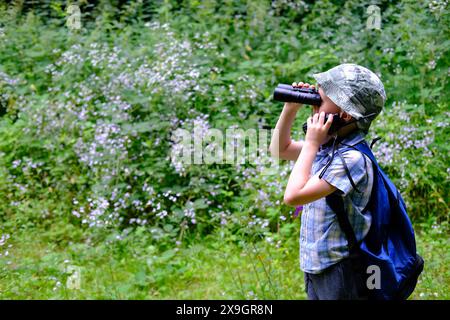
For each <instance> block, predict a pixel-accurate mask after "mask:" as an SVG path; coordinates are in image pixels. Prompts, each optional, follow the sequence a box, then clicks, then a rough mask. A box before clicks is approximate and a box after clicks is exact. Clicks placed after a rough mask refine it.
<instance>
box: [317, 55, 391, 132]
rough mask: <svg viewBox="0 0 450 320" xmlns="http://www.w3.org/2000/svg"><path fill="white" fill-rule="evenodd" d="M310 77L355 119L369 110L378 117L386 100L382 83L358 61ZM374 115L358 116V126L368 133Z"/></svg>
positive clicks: (368, 112)
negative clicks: (368, 116) (358, 63)
mask: <svg viewBox="0 0 450 320" xmlns="http://www.w3.org/2000/svg"><path fill="white" fill-rule="evenodd" d="M313 77H314V79H316V81H317V83H318V84H319V85H320V86H321V87H322V90H323V91H324V93H325V94H326V95H327V96H328V97H329V98H330V99H331V100H332V101H333V102H334V103H335V104H336V105H337V106H338V107H340V108H341V109H342V110H343V111H345V112H347V113H348V114H350V115H351V116H352V117H353V118H355V119H360V118H361V117H363V116H367V115H369V114H371V113H376V116H378V114H379V113H380V112H381V110H382V108H383V106H384V103H385V101H386V93H385V91H384V86H383V83H382V82H381V80H380V79H379V78H378V76H377V75H376V74H375V73H373V72H372V71H370V70H369V69H367V68H364V67H362V66H359V65H357V64H353V63H344V64H340V65H338V66H336V67H334V68H331V69H330V70H328V71H325V72H322V73H316V74H314V75H313ZM376 116H373V117H370V118H366V119H360V120H359V121H357V125H358V128H360V129H362V130H363V131H365V132H366V133H367V131H368V130H369V127H370V124H371V122H372V121H373V120H374V119H375V117H376Z"/></svg>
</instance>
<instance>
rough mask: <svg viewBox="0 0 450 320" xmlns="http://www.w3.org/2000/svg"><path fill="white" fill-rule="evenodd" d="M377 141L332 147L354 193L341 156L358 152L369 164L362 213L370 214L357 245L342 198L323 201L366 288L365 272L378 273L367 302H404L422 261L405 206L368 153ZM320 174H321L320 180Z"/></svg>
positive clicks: (370, 153)
mask: <svg viewBox="0 0 450 320" xmlns="http://www.w3.org/2000/svg"><path fill="white" fill-rule="evenodd" d="M378 139H379V138H377V139H374V141H372V143H371V145H370V147H369V146H368V144H367V142H366V141H365V140H364V139H362V140H361V141H359V142H357V143H356V144H354V145H347V144H345V143H342V142H341V141H338V142H337V143H335V144H334V145H333V155H332V157H334V155H335V154H338V155H339V156H340V157H341V160H342V162H343V164H344V168H345V170H346V173H347V176H348V178H349V179H350V182H351V184H352V186H353V187H354V188H355V189H356V186H355V184H354V182H353V180H352V178H351V176H350V171H349V170H348V168H347V165H346V164H345V161H344V157H343V156H342V153H343V152H344V151H347V150H351V149H354V150H358V151H360V152H362V153H363V154H365V155H367V156H368V157H369V158H370V160H371V162H372V166H373V172H374V181H373V189H372V194H371V197H370V200H369V202H368V204H367V206H366V208H365V209H364V210H363V213H364V212H366V211H369V212H370V214H371V215H372V223H371V226H370V229H369V232H368V234H367V235H366V237H365V238H364V239H363V240H362V241H361V242H360V243H357V241H356V237H355V233H354V232H353V229H352V226H351V224H350V222H349V219H348V215H347V214H346V212H345V210H344V202H343V198H342V197H341V196H339V195H337V194H336V193H333V194H331V195H329V196H327V197H326V202H327V204H328V205H329V206H330V208H331V209H332V210H333V211H334V212H335V213H336V215H337V218H338V222H339V226H340V227H341V229H342V230H343V232H344V233H345V235H346V237H347V241H348V245H349V252H350V258H351V259H352V258H354V259H353V261H354V262H355V263H354V265H353V266H354V267H355V269H357V270H358V271H359V272H361V273H362V274H363V276H364V279H365V280H366V284H368V280H369V281H370V279H369V276H370V275H369V274H368V272H369V270H374V266H376V267H378V268H376V267H375V268H376V269H378V271H379V280H380V281H379V284H380V285H378V287H375V288H371V289H368V296H369V299H376V300H404V299H407V298H408V297H409V296H410V295H411V293H412V292H413V291H414V289H415V287H416V284H417V280H418V277H419V275H420V273H421V272H422V271H423V266H424V261H423V259H422V257H420V256H419V255H418V254H417V252H416V241H415V238H414V230H413V227H412V224H411V221H410V219H409V217H408V214H407V211H406V205H405V202H404V201H403V198H402V196H401V195H400V193H399V192H398V190H397V188H396V187H395V186H394V184H393V183H392V182H391V180H390V179H389V178H388V177H387V176H386V174H385V173H384V172H383V170H381V168H380V166H379V165H378V163H377V161H376V159H375V157H374V155H373V153H372V150H371V147H372V145H373V144H374V142H375V141H376V140H378ZM338 140H340V139H338ZM339 143H340V144H341V145H344V147H343V148H337V152H335V150H336V147H337V145H338V144H339ZM364 160H365V158H364ZM331 161H332V160H331ZM331 161H330V163H331ZM326 168H327V167H325V168H324V169H325V170H326ZM325 170H324V171H325ZM324 171H323V172H321V174H320V176H319V177H320V178H321V177H322V175H323V173H324ZM356 190H357V191H358V192H359V190H358V189H356ZM369 273H370V272H369Z"/></svg>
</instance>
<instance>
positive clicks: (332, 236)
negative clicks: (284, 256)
mask: <svg viewBox="0 0 450 320" xmlns="http://www.w3.org/2000/svg"><path fill="white" fill-rule="evenodd" d="M364 136H365V134H364V133H363V132H362V131H361V130H358V131H356V132H353V133H351V134H350V135H348V136H347V137H346V138H345V139H344V140H343V142H344V143H346V144H350V145H352V144H355V143H356V142H358V141H360V140H361V139H364ZM343 147H344V146H342V145H340V146H339V148H343ZM331 153H332V147H331V146H328V147H325V148H322V147H321V149H320V150H319V152H318V153H317V156H316V158H315V160H314V163H313V166H312V172H311V173H312V175H317V176H318V175H319V174H320V173H321V171H322V169H323V167H324V166H325V164H326V163H327V162H328V161H329V160H330V158H331V156H332V154H331ZM343 156H344V159H345V163H346V164H347V167H348V169H349V171H350V174H351V176H352V179H353V181H354V183H355V185H356V187H357V188H358V190H359V191H361V193H358V192H356V190H354V188H353V187H352V185H351V183H350V180H349V179H348V177H347V175H346V173H345V169H344V165H343V163H342V161H341V158H340V157H339V156H338V155H335V157H334V159H333V162H332V163H331V165H330V166H329V167H328V169H327V170H326V171H325V173H324V175H323V176H322V179H324V180H325V181H327V182H328V183H330V184H331V185H333V186H335V187H336V188H337V189H338V192H339V193H340V194H341V195H342V196H343V198H344V206H345V210H346V212H347V213H348V216H349V220H350V223H351V224H352V226H353V230H354V231H355V235H356V238H357V239H358V240H360V239H362V238H363V237H364V236H365V235H366V234H367V233H368V231H369V228H370V223H371V216H370V213H365V214H363V213H362V211H363V209H364V207H365V206H366V204H367V203H368V201H369V198H370V193H371V191H372V185H373V169H372V163H371V161H370V159H369V158H368V157H367V156H365V155H363V154H362V153H360V152H359V151H357V150H349V151H345V152H343ZM347 244H348V243H347V238H346V236H345V234H344V233H343V232H342V231H341V229H340V227H339V223H338V220H337V216H336V214H335V213H334V212H333V211H332V210H331V208H330V207H329V206H328V205H327V204H326V201H325V198H322V199H319V200H317V201H314V202H311V203H308V204H306V205H304V207H303V213H302V215H301V229H300V268H301V269H302V270H303V271H304V272H308V273H313V274H317V273H320V272H322V271H323V270H324V269H325V268H327V267H329V266H331V265H333V264H335V263H337V262H339V261H340V260H342V259H343V258H345V257H346V256H348V254H349V253H348V248H347Z"/></svg>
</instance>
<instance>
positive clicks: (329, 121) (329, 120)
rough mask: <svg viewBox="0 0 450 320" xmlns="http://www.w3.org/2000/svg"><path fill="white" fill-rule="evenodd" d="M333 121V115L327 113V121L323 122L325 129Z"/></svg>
mask: <svg viewBox="0 0 450 320" xmlns="http://www.w3.org/2000/svg"><path fill="white" fill-rule="evenodd" d="M332 123H333V115H332V114H329V115H328V119H327V122H325V127H326V128H327V129H329V128H330V127H331V124H332Z"/></svg>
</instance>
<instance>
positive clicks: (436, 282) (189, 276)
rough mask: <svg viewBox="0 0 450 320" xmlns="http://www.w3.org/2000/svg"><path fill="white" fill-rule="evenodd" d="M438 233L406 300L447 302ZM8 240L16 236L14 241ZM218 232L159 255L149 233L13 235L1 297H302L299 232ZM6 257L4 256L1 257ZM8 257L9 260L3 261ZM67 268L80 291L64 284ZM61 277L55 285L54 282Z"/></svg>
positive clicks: (448, 275) (427, 244)
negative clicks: (250, 235) (273, 238)
mask: <svg viewBox="0 0 450 320" xmlns="http://www.w3.org/2000/svg"><path fill="white" fill-rule="evenodd" d="M441 233H442V230H441V229H439V228H431V229H428V230H426V232H419V233H418V236H417V240H418V251H419V253H420V254H422V255H423V257H424V259H425V261H426V264H425V271H424V273H423V274H422V276H421V278H420V282H419V284H418V286H417V288H416V291H415V292H414V294H413V295H412V296H411V299H449V298H450V294H449V291H448V288H449V287H450V283H449V282H450V270H449V261H450V256H449V243H448V241H447V240H446V239H445V237H442V234H441ZM11 240H13V239H11ZM233 240H234V241H229V240H227V239H226V238H221V237H220V235H219V234H216V235H213V236H210V237H207V238H205V239H203V240H201V241H200V240H192V241H191V244H190V245H186V246H184V247H183V246H181V247H180V248H179V249H168V250H165V251H163V252H158V249H157V247H156V246H154V245H153V244H152V243H151V242H150V241H148V240H147V238H146V237H144V236H142V235H140V234H137V233H136V234H130V235H129V236H128V237H127V238H125V239H123V240H120V241H113V242H111V243H99V244H97V245H92V244H89V243H86V241H83V242H78V243H70V242H67V243H64V242H63V243H60V244H59V245H57V244H56V243H55V242H54V241H51V239H49V238H48V235H47V234H46V233H45V232H42V233H39V232H37V230H36V231H35V232H24V233H22V234H20V235H19V234H16V235H15V237H14V241H11V242H9V243H10V244H12V247H11V248H10V250H9V255H8V256H7V257H3V258H1V260H0V297H1V298H2V299H305V298H306V295H305V293H304V284H303V273H302V272H301V271H300V270H299V264H298V242H297V239H296V237H295V236H294V237H292V238H291V239H288V240H286V241H285V242H282V243H280V246H279V247H278V248H277V247H276V246H275V245H274V244H269V243H267V242H262V241H260V242H256V243H255V244H252V243H249V242H244V241H239V239H236V238H233ZM5 258H7V259H5ZM7 261H10V264H6V262H7ZM68 265H73V266H78V267H80V268H81V286H80V289H69V288H67V287H66V283H67V279H68V277H69V274H68V273H66V268H67V266H68ZM57 282H60V285H57V284H56V283H57Z"/></svg>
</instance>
